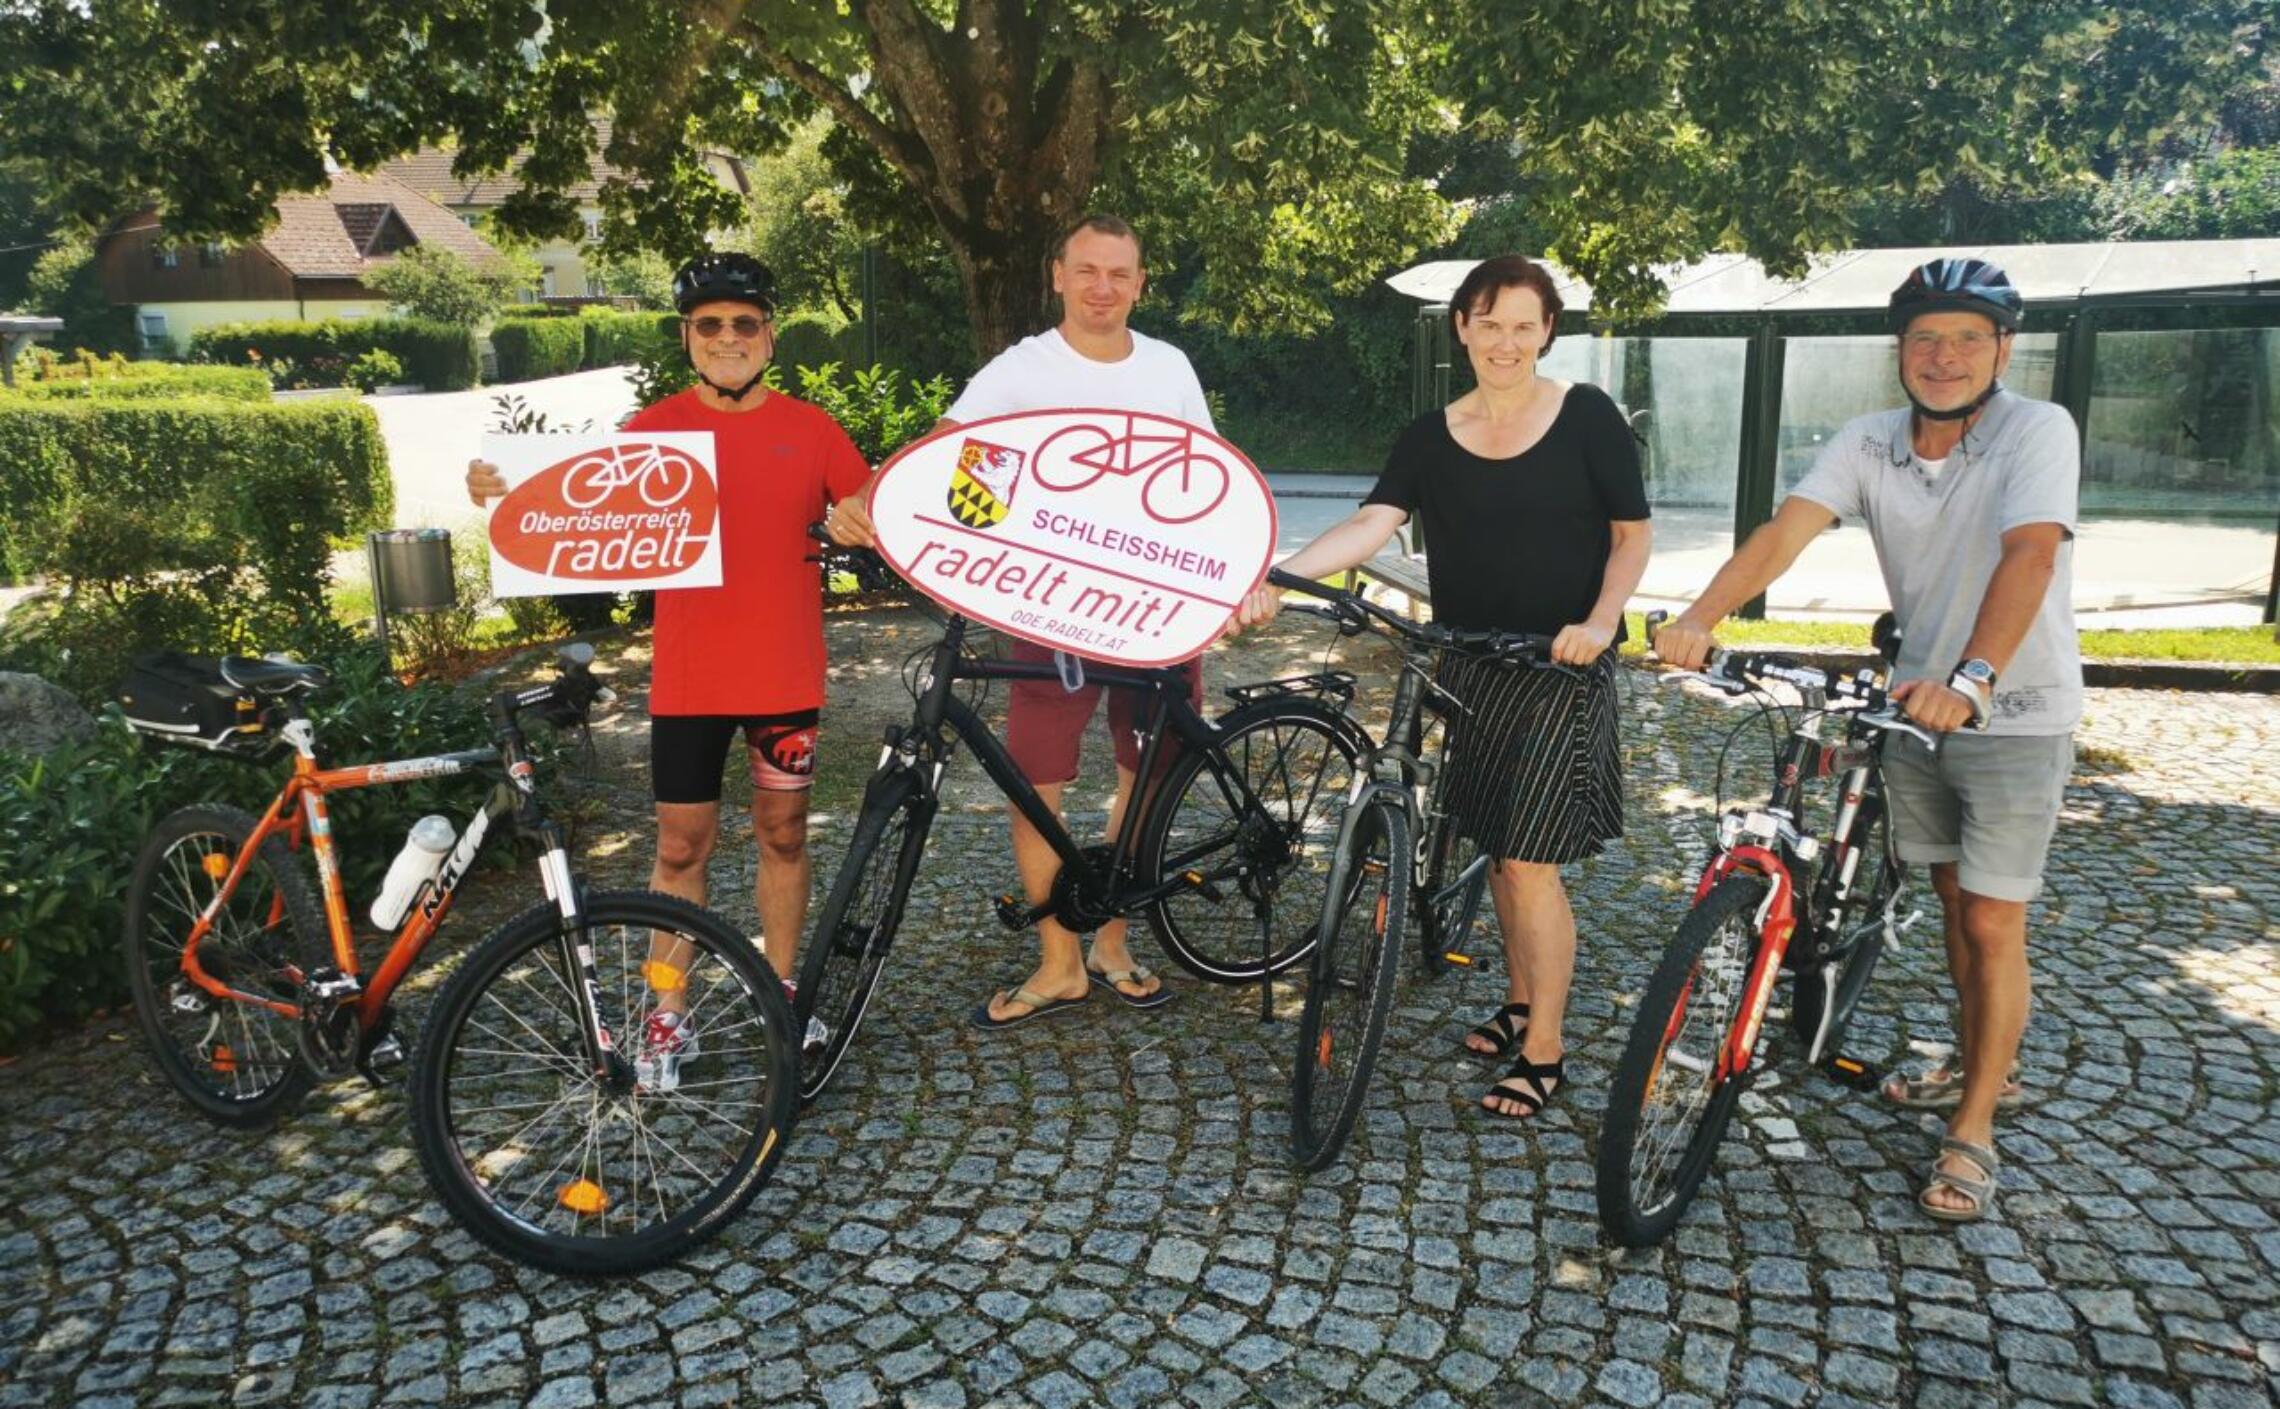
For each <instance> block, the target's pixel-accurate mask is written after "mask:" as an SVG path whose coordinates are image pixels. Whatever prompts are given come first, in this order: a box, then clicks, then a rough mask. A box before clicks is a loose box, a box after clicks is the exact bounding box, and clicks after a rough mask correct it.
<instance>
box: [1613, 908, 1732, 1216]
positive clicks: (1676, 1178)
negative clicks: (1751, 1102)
mask: <svg viewBox="0 0 2280 1409" xmlns="http://www.w3.org/2000/svg"><path fill="white" fill-rule="evenodd" d="M1765 886H1766V883H1765V882H1764V881H1763V880H1761V879H1758V878H1757V877H1754V876H1729V877H1727V878H1726V879H1725V880H1722V881H1720V882H1719V883H1718V884H1717V885H1716V886H1715V887H1713V888H1712V889H1711V891H1710V893H1709V894H1708V895H1706V896H1704V897H1703V898H1702V901H1701V903H1700V904H1698V905H1696V906H1695V907H1694V908H1693V909H1692V910H1689V911H1688V912H1687V914H1686V918H1685V919H1684V920H1681V921H1680V922H1679V926H1678V933H1677V935H1676V936H1674V937H1673V938H1672V940H1671V942H1670V946H1669V947H1668V948H1666V949H1665V950H1664V951H1663V956H1662V961H1661V962H1660V963H1659V964H1658V965H1657V966H1656V968H1655V973H1654V977H1653V978H1652V979H1651V980H1649V981H1648V984H1647V991H1646V994H1645V995H1644V996H1643V997H1641V998H1640V999H1639V1011H1638V1013H1637V1015H1636V1016H1634V1017H1633V1018H1632V1020H1631V1036H1630V1040H1629V1041H1628V1042H1626V1043H1625V1044H1624V1047H1623V1056H1622V1058H1621V1060H1620V1061H1618V1062H1617V1063H1616V1066H1615V1079H1614V1081H1613V1082H1612V1083H1610V1085H1609V1087H1608V1091H1607V1123H1606V1125H1605V1127H1604V1128H1603V1129H1602V1130H1601V1132H1600V1137H1599V1171H1598V1174H1599V1178H1598V1183H1599V1221H1600V1222H1601V1223H1602V1224H1604V1225H1605V1226H1606V1228H1607V1231H1608V1233H1609V1234H1610V1235H1611V1236H1612V1237H1613V1238H1614V1239H1615V1241H1616V1242H1617V1243H1620V1244H1621V1245H1623V1246H1624V1247H1631V1248H1643V1247H1650V1246H1652V1245H1654V1244H1655V1243H1659V1242H1661V1241H1662V1240H1663V1239H1664V1238H1665V1237H1667V1236H1668V1235H1669V1233H1670V1230H1671V1229H1672V1228H1673V1227H1675V1226H1676V1225H1677V1223H1678V1220H1679V1218H1680V1216H1681V1215H1683V1214H1684V1213H1685V1212H1686V1206H1687V1205H1688V1204H1689V1203H1691V1202H1692V1201H1693V1199H1694V1194H1695V1191H1696V1190H1697V1189H1698V1188H1700V1187H1701V1184H1702V1180H1703V1178H1704V1176H1706V1175H1707V1174H1708V1173H1709V1172H1710V1162H1711V1160H1712V1158H1713V1157H1715V1156H1716V1154H1717V1152H1718V1142H1719V1140H1720V1139H1722V1138H1724V1136H1725V1133H1726V1122H1727V1121H1728V1120H1730V1119H1731V1118H1732V1117H1733V1113H1734V1103H1735V1101H1737V1100H1739V1099H1740V1097H1741V1094H1742V1090H1743V1088H1744V1087H1745V1086H1747V1085H1748V1078H1747V1075H1746V1074H1741V1075H1736V1074H1733V1073H1728V1072H1725V1071H1724V1070H1723V1069H1722V1065H1721V1063H1720V1061H1719V1054H1720V1053H1721V1052H1722V1051H1724V1050H1725V1048H1726V1046H1727V1044H1728V1043H1729V1042H1730V1041H1731V1039H1732V1035H1733V1033H1734V1031H1735V1028H1736V1026H1737V1024H1739V1023H1740V1022H1741V1021H1742V1020H1743V1018H1744V1016H1745V1013H1746V1008H1745V1005H1746V1004H1747V1002H1748V987H1749V973H1750V964H1751V962H1752V961H1753V960H1754V959H1755V958H1756V957H1757V949H1758V935H1757V930H1756V921H1757V910H1758V905H1759V904H1760V903H1761V902H1762V901H1763V900H1764V899H1765Z"/></svg>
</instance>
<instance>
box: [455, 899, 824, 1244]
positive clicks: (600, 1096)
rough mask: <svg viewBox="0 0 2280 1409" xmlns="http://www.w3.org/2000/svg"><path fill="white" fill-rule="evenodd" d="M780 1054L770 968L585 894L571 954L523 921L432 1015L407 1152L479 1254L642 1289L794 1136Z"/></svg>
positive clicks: (687, 919) (672, 917) (556, 933)
mask: <svg viewBox="0 0 2280 1409" xmlns="http://www.w3.org/2000/svg"><path fill="white" fill-rule="evenodd" d="M580 938H582V939H583V942H584V944H585V946H586V948H587V950H588V952H590V953H591V955H592V962H593V966H594V974H595V978H596V981H597V985H598V993H597V995H596V996H597V1000H598V1002H599V1004H600V1006H601V1011H602V1019H603V1023H604V1026H605V1027H607V1028H608V1030H609V1032H610V1034H611V1036H612V1038H613V1039H614V1046H615V1048H616V1050H615V1051H614V1052H612V1053H611V1054H609V1056H608V1058H607V1070H606V1072H605V1074H603V1075H600V1076H597V1075H596V1074H595V1072H594V1070H593V1065H592V1063H591V1062H589V1061H588V1059H587V1055H586V1045H585V1038H584V1035H583V1033H582V1032H581V1030H580V1021H579V1016H578V997H577V993H576V986H577V985H578V984H579V983H580V982H581V981H582V980H581V976H580V974H579V972H578V969H577V967H576V965H575V961H574V960H572V959H571V957H570V951H571V950H572V948H573V946H574V945H575V944H576V943H577V941H578V939H580ZM665 1014H672V1015H673V1019H672V1020H671V1021H669V1022H668V1021H661V1020H660V1019H661V1017H662V1015H665ZM795 1041H796V1039H795V1037H794V1035H793V1032H792V1015H791V1009H790V1007H789V1005H788V1004H786V1003H785V1001H784V992H783V985H782V984H781V983H779V982H778V981H777V979H776V976H775V974H774V973H773V972H771V971H770V970H769V968H768V964H767V961H766V960H764V959H763V958H761V956H760V952H759V950H757V949H756V948H754V947H753V944H752V941H751V940H749V939H747V938H745V937H744V936H743V935H741V934H738V933H737V932H736V931H735V930H732V929H730V928H729V927H728V926H727V925H726V924H724V923H723V922H721V921H720V920H719V919H716V918H715V917H714V916H712V915H711V914H709V913H708V912H706V911H703V910H700V909H698V908H697V907H696V906H694V905H691V904H689V903H688V902H687V901H684V900H678V899H675V898H673V897H671V896H667V895H658V894H654V893H651V892H646V891H599V892H596V893H594V894H592V895H590V896H588V897H587V901H586V929H585V932H584V934H583V936H572V935H568V934H566V933H565V932H564V929H563V924H562V917H561V915H560V913H559V912H557V911H556V910H555V909H554V908H553V907H552V906H540V907H537V908H534V909H531V910H527V911H525V912H523V913H522V914H521V915H518V916H516V917H515V918H514V919H512V920H509V921H508V922H507V923H506V924H504V925H502V926H501V927H500V928H499V929H498V930H496V931H495V932H493V933H492V934H491V935H490V937H488V938H487V939H485V940H484V941H483V942H482V944H481V945H479V946H477V948H476V949H475V952H474V953H472V954H470V955H469V956H468V957H467V959H466V961H465V962H464V963H463V964H462V965H461V966H460V968H459V971H458V972H457V973H455V974H453V975H452V978H451V981H450V982H449V983H447V984H445V985H444V987H443V991H442V993H440V994H439V995H438V996H437V998H436V1001H435V1006H434V1008H433V1009H431V1010H430V1011H429V1014H428V1020H427V1024H426V1027H425V1028H424V1030H423V1031H422V1032H421V1034H420V1045H419V1052H418V1055H417V1058H416V1060H415V1061H414V1063H413V1067H412V1077H411V1117H412V1138H413V1142H414V1144H415V1145H416V1146H417V1147H418V1150H419V1155H420V1164H421V1166H422V1167H423V1168H425V1169H426V1171H427V1176H428V1180H429V1182H430V1183H432V1184H433V1185H434V1186H435V1191H436V1194H437V1195H438V1196H439V1197H440V1198H441V1199H442V1200H443V1204H444V1207H445V1208H447V1209H448V1210H450V1212H451V1214H452V1216H453V1217H454V1218H457V1219H458V1220H459V1222H460V1224H461V1225H462V1226H464V1227H465V1228H466V1229H467V1231H468V1232H470V1233H472V1234H474V1235H475V1237H476V1238H477V1239H478V1240H480V1241H481V1242H482V1243H484V1244H485V1245H486V1246H488V1247H491V1248H493V1249H495V1250H496V1251H498V1252H502V1253H504V1254H506V1255H507V1256H509V1257H512V1258H515V1259H517V1260H518V1261H522V1262H527V1263H529V1264H531V1265H532V1266H535V1267H542V1268H546V1269H547V1270H549V1271H554V1272H565V1273H573V1274H594V1273H607V1272H635V1271H639V1270H641V1269H642V1268H646V1267H654V1266H656V1265H657V1264H658V1263H661V1262H665V1261H667V1260H669V1259H671V1258H674V1257H677V1256H679V1255H680V1254H682V1253H684V1252H686V1251H688V1250H689V1249H690V1248H693V1247H695V1246H696V1245H697V1244H699V1243H701V1242H703V1241H704V1240H705V1239H706V1238H708V1237H710V1236H712V1235H713V1234H714V1233H715V1232H717V1231H719V1229H720V1228H721V1227H722V1226H723V1225H724V1224H726V1223H727V1222H728V1220H729V1219H731V1218H733V1217H735V1216H736V1214H737V1213H738V1212H739V1211H740V1210H741V1209H743V1207H744V1206H745V1204H747V1203H748V1202H750V1201H751V1199H752V1196H753V1195H754V1194H755V1193H757V1192H759V1189H760V1186H761V1185H762V1184H763V1183H765V1182H766V1180H767V1176H768V1173H769V1171H770V1170H771V1169H772V1168H773V1167H774V1164H775V1161H776V1158H777V1156H778V1155H779V1154H780V1153H781V1152H782V1148H783V1138H784V1135H785V1133H786V1132H787V1131H788V1129H789V1128H790V1124H791V1118H792V1110H793V1095H794V1092H795V1091H796V1089H797V1085H798V1079H799V1078H798V1063H797V1054H796V1051H795V1048H794V1043H795Z"/></svg>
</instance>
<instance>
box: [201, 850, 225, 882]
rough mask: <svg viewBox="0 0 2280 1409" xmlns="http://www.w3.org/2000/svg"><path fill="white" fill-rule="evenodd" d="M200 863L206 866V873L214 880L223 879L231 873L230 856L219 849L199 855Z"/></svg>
mask: <svg viewBox="0 0 2280 1409" xmlns="http://www.w3.org/2000/svg"><path fill="white" fill-rule="evenodd" d="M198 864H199V865H200V866H203V867H205V868H206V875H207V876H208V877H209V878H211V879H213V880H217V881H218V880H222V879H224V878H225V877H227V876H228V875H229V873H230V859H229V857H227V856H224V855H223V854H222V853H221V852H218V851H209V852H207V853H206V854H205V855H204V856H201V857H199V858H198Z"/></svg>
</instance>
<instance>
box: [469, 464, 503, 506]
mask: <svg viewBox="0 0 2280 1409" xmlns="http://www.w3.org/2000/svg"><path fill="white" fill-rule="evenodd" d="M506 492H507V481H506V477H505V476H504V475H502V474H500V473H499V467H498V466H497V465H494V464H492V463H491V462H490V461H488V460H469V461H468V462H467V497H468V498H470V499H472V500H474V501H475V507H476V508H478V509H480V508H482V507H483V506H484V505H485V504H487V503H489V502H490V501H491V500H493V499H498V498H502V497H503V496H505V494H506Z"/></svg>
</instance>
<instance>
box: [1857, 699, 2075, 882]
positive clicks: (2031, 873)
mask: <svg viewBox="0 0 2280 1409" xmlns="http://www.w3.org/2000/svg"><path fill="white" fill-rule="evenodd" d="M2073 771H2074V736H2073V735H2072V734H2012V735H1998V736H1995V737H1989V736H1987V735H1984V734H1965V733H1955V734H1950V735H1948V736H1947V737H1946V738H1944V739H1942V740H1941V741H1940V751H1939V753H1938V754H1937V755H1936V756H1935V755H1933V754H1931V753H1930V752H1929V751H1927V750H1926V749H1925V748H1924V746H1923V745H1922V744H1920V743H1917V742H1916V741H1915V740H1914V739H1911V738H1908V737H1907V736H1905V735H1891V736H1888V738H1887V741H1886V743H1885V746H1884V788H1885V793H1886V795H1887V796H1888V797H1889V798H1890V799H1891V803H1892V840H1893V847H1894V849H1895V850H1897V851H1898V852H1899V853H1900V859H1901V860H1903V861H1907V862H1912V863H1917V864H1924V863H1932V862H1941V861H1952V862H1955V863H1956V881H1957V883H1958V884H1959V885H1961V886H1962V887H1963V888H1964V889H1965V890H1967V891H1970V892H1971V893H1972V894H1973V895H1984V896H1987V897H1988V898H1990V899H1993V900H2017V901H2028V900H2032V899H2034V898H2035V895H2036V894H2037V893H2038V892H2039V891H2041V890H2042V874H2043V862H2044V861H2045V860H2046V859H2047V858H2048V857H2049V856H2050V837H2051V833H2052V832H2053V831H2055V830H2057V827H2058V808H2059V804H2060V803H2061V802H2062V801H2063V800H2064V798H2065V796H2066V780H2067V777H2068V775H2070V774H2071V773H2072V772H2073Z"/></svg>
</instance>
